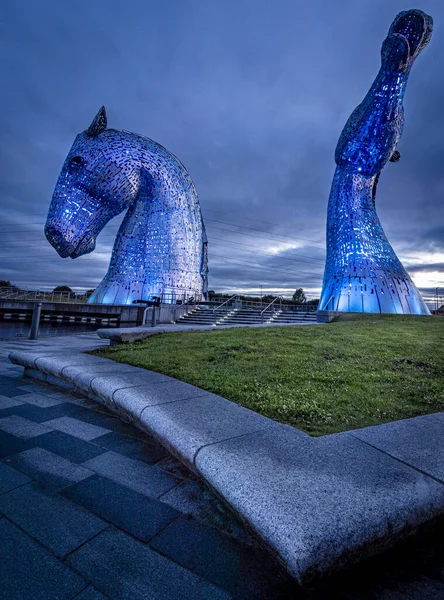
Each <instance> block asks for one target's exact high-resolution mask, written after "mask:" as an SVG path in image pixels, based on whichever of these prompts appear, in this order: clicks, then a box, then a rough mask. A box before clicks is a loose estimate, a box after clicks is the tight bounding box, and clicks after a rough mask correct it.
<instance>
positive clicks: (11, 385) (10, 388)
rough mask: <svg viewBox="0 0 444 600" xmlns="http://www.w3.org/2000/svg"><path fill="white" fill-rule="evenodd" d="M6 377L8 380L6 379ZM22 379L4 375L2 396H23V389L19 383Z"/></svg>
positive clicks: (0, 387)
mask: <svg viewBox="0 0 444 600" xmlns="http://www.w3.org/2000/svg"><path fill="white" fill-rule="evenodd" d="M6 379H7V380H8V381H6ZM19 382H20V379H17V380H16V379H13V378H12V377H8V378H6V377H2V381H0V396H6V398H15V397H16V396H22V395H23V391H22V390H21V389H20V388H19V387H18V385H17V383H19Z"/></svg>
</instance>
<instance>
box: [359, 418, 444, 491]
mask: <svg viewBox="0 0 444 600" xmlns="http://www.w3.org/2000/svg"><path fill="white" fill-rule="evenodd" d="M351 434H352V435H353V436H355V437H357V438H359V439H360V440H363V441H364V442H367V443H368V444H371V445H372V446H374V447H375V448H379V449H380V450H383V451H384V452H387V453H388V454H390V455H391V456H394V457H395V458H398V459H399V460H402V461H403V462H405V463H407V464H409V465H411V466H412V467H414V468H416V469H419V470H420V471H423V472H424V473H428V474H429V475H432V477H436V478H437V479H439V480H440V481H442V482H444V416H443V415H442V413H441V415H440V414H437V415H425V416H423V417H416V418H414V419H405V420H403V421H394V422H393V423H385V424H384V425H377V426H376V427H366V428H365V429H358V430H355V431H353V432H352V433H351Z"/></svg>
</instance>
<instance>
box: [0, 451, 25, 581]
mask: <svg viewBox="0 0 444 600" xmlns="http://www.w3.org/2000/svg"><path fill="white" fill-rule="evenodd" d="M29 481H30V479H29V477H26V476H25V475H23V474H22V473H19V472H18V471H16V470H15V469H13V468H11V467H10V466H8V465H5V464H4V463H3V462H0V494H5V493H6V492H10V491H11V490H13V489H15V488H17V487H19V486H21V485H25V484H26V483H29ZM0 581H1V580H0Z"/></svg>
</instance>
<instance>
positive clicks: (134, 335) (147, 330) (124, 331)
mask: <svg viewBox="0 0 444 600" xmlns="http://www.w3.org/2000/svg"><path fill="white" fill-rule="evenodd" d="M306 325H319V323H317V322H308V323H262V324H257V323H255V324H254V325H247V324H239V325H180V324H177V323H171V324H165V325H156V326H155V327H148V326H145V325H139V326H138V327H121V328H116V329H98V330H97V332H96V333H97V335H98V336H99V337H100V338H102V339H104V340H109V341H110V344H111V346H114V345H115V344H134V342H138V341H140V340H145V339H146V338H149V337H151V336H153V335H157V334H158V333H179V332H187V333H188V332H190V331H213V330H214V331H215V330H219V329H238V328H239V327H256V328H261V329H263V328H264V327H300V326H306Z"/></svg>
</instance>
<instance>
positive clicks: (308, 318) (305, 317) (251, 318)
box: [176, 307, 316, 326]
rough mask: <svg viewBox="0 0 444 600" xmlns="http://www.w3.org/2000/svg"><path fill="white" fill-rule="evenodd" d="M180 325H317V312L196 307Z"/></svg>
mask: <svg viewBox="0 0 444 600" xmlns="http://www.w3.org/2000/svg"><path fill="white" fill-rule="evenodd" d="M176 322H177V323H178V324H180V325H216V326H217V325H262V324H265V323H275V324H277V325H278V324H282V325H284V324H292V323H294V324H295V325H296V324H298V323H316V312H315V311H313V312H308V311H307V312H302V311H295V310H285V309H277V310H267V311H265V312H264V314H263V315H261V309H260V308H228V309H227V310H219V311H216V312H213V309H211V308H210V309H207V308H200V307H196V309H195V310H193V311H192V312H190V313H188V314H187V315H185V316H184V317H181V318H180V319H179V320H178V321H176Z"/></svg>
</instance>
